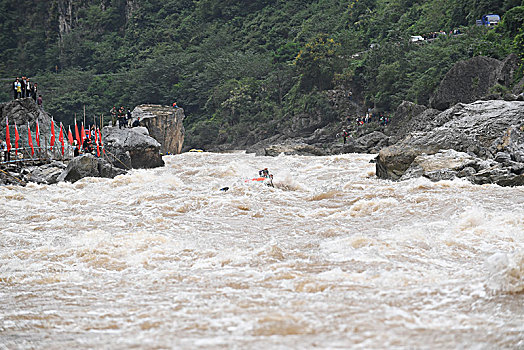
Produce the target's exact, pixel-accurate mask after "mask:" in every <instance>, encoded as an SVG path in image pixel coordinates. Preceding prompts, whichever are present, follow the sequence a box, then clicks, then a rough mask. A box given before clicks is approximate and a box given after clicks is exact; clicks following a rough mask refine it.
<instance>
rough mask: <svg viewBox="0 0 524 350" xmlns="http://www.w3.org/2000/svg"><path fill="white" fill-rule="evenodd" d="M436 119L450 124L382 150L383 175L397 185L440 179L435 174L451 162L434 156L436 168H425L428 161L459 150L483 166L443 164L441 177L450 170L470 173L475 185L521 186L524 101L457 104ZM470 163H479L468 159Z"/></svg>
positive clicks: (380, 165)
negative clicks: (409, 179)
mask: <svg viewBox="0 0 524 350" xmlns="http://www.w3.org/2000/svg"><path fill="white" fill-rule="evenodd" d="M436 120H440V121H446V120H447V122H443V123H442V125H441V126H439V127H436V128H435V129H433V130H429V131H425V132H414V133H412V134H410V135H409V136H408V137H406V138H405V139H404V140H402V141H400V142H398V143H397V144H395V145H393V146H390V147H387V148H385V149H382V150H381V151H380V152H379V155H378V157H377V165H376V173H377V176H378V177H380V178H383V179H392V180H399V179H402V178H406V177H413V176H427V177H430V178H435V177H434V176H433V175H429V174H431V173H432V172H434V171H436V169H435V167H436V164H439V160H442V159H444V158H445V157H442V156H440V157H433V158H432V160H431V164H433V165H432V166H431V167H428V166H424V164H428V162H429V160H428V159H430V158H427V157H428V156H431V155H434V154H437V153H439V152H440V151H443V150H454V151H457V152H462V153H465V154H468V155H470V156H471V157H475V159H476V160H475V162H476V164H477V165H475V166H464V165H463V164H462V163H460V164H459V165H457V164H456V163H453V162H452V165H449V164H450V162H447V163H448V165H446V166H444V165H442V164H444V163H446V162H440V164H441V165H440V166H439V169H440V170H439V172H442V171H444V169H447V170H446V171H448V170H449V171H448V172H460V171H463V170H464V169H466V168H469V169H468V171H467V172H468V174H469V175H468V178H469V179H470V180H472V181H473V182H475V183H487V182H492V183H498V184H501V185H518V184H519V183H520V181H521V180H520V177H519V176H520V175H521V171H522V170H521V169H522V168H524V167H523V166H521V164H523V162H522V160H523V159H524V133H523V128H524V102H507V101H478V102H475V103H472V104H468V105H456V106H454V107H453V108H450V109H448V110H446V111H444V112H442V113H440V114H439V115H438V116H437V117H436ZM448 155H449V154H448ZM422 156H423V157H422ZM420 157H422V158H420ZM447 158H449V159H451V158H453V157H447ZM497 159H498V160H501V161H497ZM485 161H495V162H496V163H497V164H494V163H493V164H494V165H493V166H491V167H484V166H481V165H479V164H484V163H482V162H485ZM467 162H473V161H472V160H471V159H468V160H467ZM472 164H473V163H472ZM428 169H429V170H428ZM471 169H473V170H474V171H472V170H471ZM487 169H491V170H489V171H488V170H487ZM406 174H407V175H406Z"/></svg>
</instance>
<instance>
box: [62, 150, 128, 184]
mask: <svg viewBox="0 0 524 350" xmlns="http://www.w3.org/2000/svg"><path fill="white" fill-rule="evenodd" d="M121 174H125V171H123V170H122V169H118V168H115V167H113V166H112V165H111V164H110V163H108V162H107V161H106V160H104V159H102V158H97V157H95V156H93V155H92V154H85V155H82V156H80V157H76V158H74V159H73V160H71V161H70V162H69V164H68V165H67V168H66V169H65V170H64V171H63V172H62V173H61V174H60V176H58V178H57V181H67V182H76V181H78V180H80V179H83V178H85V177H104V178H114V177H115V176H117V175H121Z"/></svg>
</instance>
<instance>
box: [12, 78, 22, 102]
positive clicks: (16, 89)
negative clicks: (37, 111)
mask: <svg viewBox="0 0 524 350" xmlns="http://www.w3.org/2000/svg"><path fill="white" fill-rule="evenodd" d="M13 92H14V99H15V100H16V99H17V98H20V95H21V94H22V84H21V83H20V80H19V79H18V78H16V80H15V81H14V82H13Z"/></svg>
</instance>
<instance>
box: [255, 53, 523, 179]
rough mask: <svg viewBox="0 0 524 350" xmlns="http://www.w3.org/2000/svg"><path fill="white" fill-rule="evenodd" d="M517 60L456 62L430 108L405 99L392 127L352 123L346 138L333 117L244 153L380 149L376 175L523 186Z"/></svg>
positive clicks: (520, 94)
mask: <svg viewBox="0 0 524 350" xmlns="http://www.w3.org/2000/svg"><path fill="white" fill-rule="evenodd" d="M517 64H518V62H517V59H516V57H515V56H509V57H508V58H507V59H506V60H504V61H497V60H494V59H487V58H485V57H475V58H473V59H471V60H468V61H463V62H458V63H457V64H456V65H455V66H454V67H453V68H452V69H451V70H450V72H449V73H448V74H447V75H446V77H445V78H444V80H443V82H442V83H441V85H440V87H439V88H438V89H437V91H436V92H435V94H434V96H433V97H432V99H431V101H430V104H431V106H432V107H426V106H422V105H417V104H414V103H411V102H404V103H402V104H401V105H400V106H399V107H398V109H397V111H396V112H395V115H394V118H392V121H391V123H390V125H388V126H387V127H383V126H373V125H371V126H369V127H368V126H367V125H366V126H364V127H362V128H358V129H357V130H356V131H354V132H353V135H354V136H355V137H353V138H349V139H348V140H347V143H345V144H343V143H342V142H341V140H342V138H341V137H340V135H337V131H340V130H341V129H342V128H345V127H347V126H346V124H345V122H337V123H328V124H327V125H322V126H321V127H319V128H317V129H316V130H315V131H314V132H311V133H306V135H307V136H304V137H294V138H290V137H286V136H285V135H277V136H273V137H272V138H269V139H267V140H263V141H261V142H258V143H257V144H255V145H253V146H250V147H248V149H247V151H248V152H253V153H256V154H257V155H266V156H276V155H278V154H281V153H283V154H288V155H331V154H340V153H378V154H379V155H378V157H377V159H376V161H377V170H376V174H377V176H378V177H379V178H382V179H389V180H404V179H409V178H413V177H418V176H424V177H427V178H429V179H432V180H435V181H438V180H442V179H453V178H465V179H468V180H469V181H471V182H473V183H475V184H486V183H494V184H498V185H501V186H521V185H524V95H523V90H524V79H523V80H522V81H521V82H520V83H518V84H515V86H513V87H512V86H511V84H512V82H513V77H514V73H515V70H516V67H517ZM480 82H482V84H481V85H482V86H477V85H478V84H480ZM468 86H470V87H471V86H474V87H475V89H473V88H468ZM496 87H498V88H496ZM497 91H498V92H497ZM333 95H334V96H336V95H337V94H333ZM337 104H338V102H337ZM450 106H451V107H450ZM346 111H347V109H346V110H345V112H346ZM302 124H303V123H302ZM317 124H319V125H320V124H321V122H317ZM298 134H302V133H300V132H299V133H298Z"/></svg>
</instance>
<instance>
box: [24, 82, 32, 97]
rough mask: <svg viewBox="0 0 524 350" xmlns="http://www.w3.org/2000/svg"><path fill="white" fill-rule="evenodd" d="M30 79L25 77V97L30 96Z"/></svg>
mask: <svg viewBox="0 0 524 350" xmlns="http://www.w3.org/2000/svg"><path fill="white" fill-rule="evenodd" d="M31 85H32V84H31V81H30V80H29V78H27V80H26V81H25V95H26V97H31V92H32V91H31Z"/></svg>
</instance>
